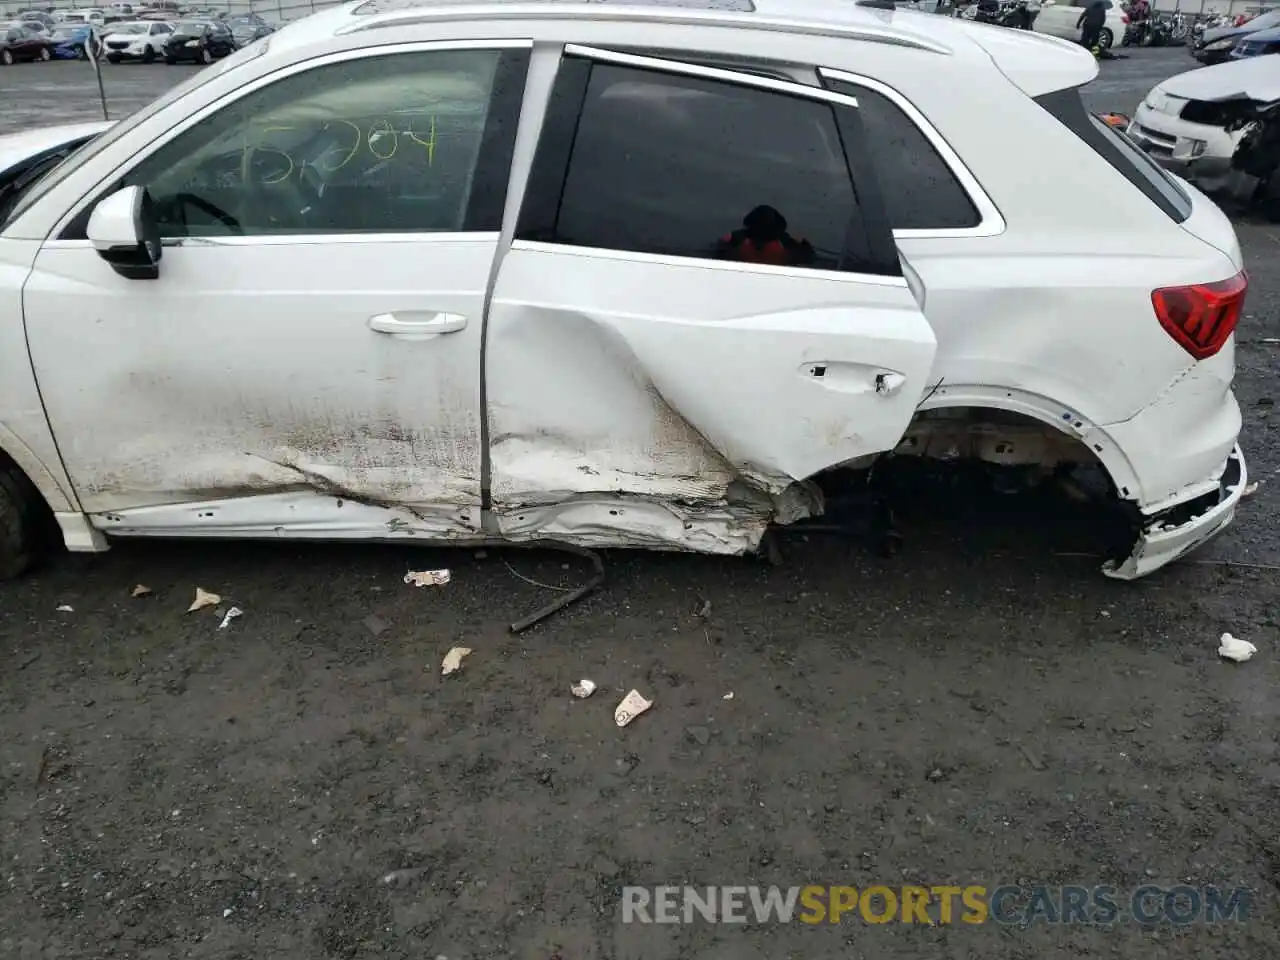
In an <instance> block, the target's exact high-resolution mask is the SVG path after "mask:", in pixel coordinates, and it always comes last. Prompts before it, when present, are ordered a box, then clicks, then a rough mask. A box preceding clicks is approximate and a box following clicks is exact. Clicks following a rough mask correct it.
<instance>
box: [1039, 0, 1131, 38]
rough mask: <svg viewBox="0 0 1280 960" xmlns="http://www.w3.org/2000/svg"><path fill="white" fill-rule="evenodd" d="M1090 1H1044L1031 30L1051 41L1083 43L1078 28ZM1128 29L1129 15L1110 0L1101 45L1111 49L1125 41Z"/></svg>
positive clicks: (1108, 0)
mask: <svg viewBox="0 0 1280 960" xmlns="http://www.w3.org/2000/svg"><path fill="white" fill-rule="evenodd" d="M1089 3H1090V0H1042V3H1041V5H1040V15H1039V16H1038V17H1036V22H1035V24H1034V26H1032V29H1033V30H1034V31H1035V32H1036V33H1047V34H1049V35H1050V36H1052V37H1062V38H1063V39H1064V40H1074V41H1075V42H1076V43H1079V42H1080V27H1078V26H1076V24H1077V23H1078V22H1079V20H1080V15H1081V14H1083V13H1084V8H1085V7H1087V6H1088V5H1089ZM1128 25H1129V15H1128V14H1127V13H1125V12H1124V11H1123V10H1122V9H1120V4H1119V3H1117V2H1115V0H1107V19H1106V23H1105V24H1104V25H1103V27H1102V33H1101V35H1100V36H1099V38H1098V45H1099V46H1100V47H1102V48H1103V49H1104V50H1106V49H1109V48H1110V47H1112V46H1114V45H1115V44H1117V43H1119V42H1120V41H1121V40H1123V39H1124V31H1125V27H1127V26H1128Z"/></svg>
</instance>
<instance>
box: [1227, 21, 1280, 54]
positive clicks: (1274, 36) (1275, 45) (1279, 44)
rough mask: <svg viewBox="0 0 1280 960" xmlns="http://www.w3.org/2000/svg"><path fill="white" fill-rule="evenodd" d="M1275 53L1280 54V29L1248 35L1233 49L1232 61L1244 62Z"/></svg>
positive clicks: (1274, 28)
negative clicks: (1249, 58)
mask: <svg viewBox="0 0 1280 960" xmlns="http://www.w3.org/2000/svg"><path fill="white" fill-rule="evenodd" d="M1275 53H1280V27H1272V28H1271V29H1269V30H1259V31H1257V32H1256V33H1250V34H1246V35H1245V37H1244V38H1243V39H1241V40H1240V41H1238V42H1237V43H1236V45H1235V47H1233V48H1232V50H1231V59H1232V60H1243V59H1245V58H1247V57H1263V56H1267V55H1269V54H1275Z"/></svg>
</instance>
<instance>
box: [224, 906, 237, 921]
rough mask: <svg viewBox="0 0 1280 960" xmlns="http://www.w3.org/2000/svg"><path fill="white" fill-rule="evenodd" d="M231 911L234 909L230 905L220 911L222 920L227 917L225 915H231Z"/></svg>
mask: <svg viewBox="0 0 1280 960" xmlns="http://www.w3.org/2000/svg"><path fill="white" fill-rule="evenodd" d="M233 913H235V911H234V910H232V909H231V908H230V907H227V908H226V909H225V910H223V911H222V919H223V920H225V919H227V917H229V916H231V914H233Z"/></svg>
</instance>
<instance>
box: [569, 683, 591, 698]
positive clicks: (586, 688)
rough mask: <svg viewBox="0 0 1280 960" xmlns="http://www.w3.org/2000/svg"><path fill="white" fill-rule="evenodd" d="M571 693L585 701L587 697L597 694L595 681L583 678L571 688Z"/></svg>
mask: <svg viewBox="0 0 1280 960" xmlns="http://www.w3.org/2000/svg"><path fill="white" fill-rule="evenodd" d="M569 692H570V693H572V694H573V695H574V696H575V697H577V698H578V699H579V700H585V699H587V697H589V696H591V695H592V694H593V693H595V692H596V684H595V681H594V680H588V679H586V678H585V677H583V678H582V679H581V680H579V681H578V682H577V683H575V684H574V685H573V686H572V687H570V688H569Z"/></svg>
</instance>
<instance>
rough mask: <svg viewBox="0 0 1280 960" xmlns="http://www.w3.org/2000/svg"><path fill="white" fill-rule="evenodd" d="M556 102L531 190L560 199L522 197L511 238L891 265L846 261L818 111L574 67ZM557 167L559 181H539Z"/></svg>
mask: <svg viewBox="0 0 1280 960" xmlns="http://www.w3.org/2000/svg"><path fill="white" fill-rule="evenodd" d="M583 71H585V72H586V75H585V90H584V92H583V93H582V94H581V95H579V96H575V95H572V94H571V93H569V91H568V86H569V85H571V84H570V81H568V80H566V78H568V77H571V76H573V74H574V73H575V72H583ZM555 98H556V100H557V101H559V102H566V101H567V102H569V103H570V104H571V105H572V110H571V111H570V112H571V113H572V117H571V118H570V125H571V128H568V129H566V128H564V127H562V128H561V129H555V127H556V125H557V124H558V123H560V122H561V120H562V119H563V118H552V119H551V120H550V122H549V123H548V125H547V126H546V128H545V129H544V133H543V138H542V142H541V143H540V145H539V152H538V158H537V160H536V162H535V167H534V171H533V174H532V179H531V187H530V189H531V191H541V190H545V189H547V188H548V187H549V186H551V185H554V186H556V187H558V186H559V183H562V184H563V191H562V192H561V193H560V195H559V202H558V203H547V202H545V199H546V198H545V197H536V198H535V197H530V198H529V199H527V200H526V204H525V209H524V210H522V215H521V225H520V228H519V230H518V235H519V236H520V237H521V238H522V239H529V240H541V241H548V242H554V243H563V244H571V245H577V246H587V247H599V248H605V249H610V250H625V251H636V252H640V253H650V254H662V255H672V256H681V257H697V258H705V259H725V260H736V261H741V262H745V263H755V264H769V265H774V266H790V267H802V268H810V269H821V270H839V269H848V270H859V271H862V270H866V271H870V272H889V271H892V270H896V269H897V261H896V256H894V258H893V263H892V264H883V263H882V264H878V265H876V264H869V263H868V262H867V261H866V258H862V260H861V262H858V263H851V262H849V260H848V253H849V250H850V244H849V239H850V236H851V228H853V227H855V226H856V225H859V224H860V223H861V210H860V204H859V197H858V195H857V194H856V193H855V190H854V180H853V178H852V177H851V174H850V168H849V164H848V162H847V160H846V155H845V145H844V144H843V143H842V140H841V134H840V129H839V126H838V125H837V122H836V118H835V110H834V109H833V107H832V105H831V104H829V103H827V102H824V101H819V100H813V99H810V98H806V97H801V96H792V95H789V94H786V93H782V92H776V91H774V90H766V89H760V88H757V87H753V86H749V85H740V84H738V83H733V82H726V81H724V80H719V79H710V78H703V77H701V76H686V75H682V74H675V73H666V72H662V71H657V70H648V69H640V68H636V67H631V66H618V65H614V64H609V63H596V64H593V65H590V66H585V65H582V64H581V63H580V62H579V63H576V64H575V63H574V62H573V61H567V62H566V64H565V66H564V67H563V68H562V76H561V79H560V80H558V81H557V92H556V95H555ZM579 103H580V104H581V109H580V111H579V110H578V109H577V104H579ZM557 109H559V108H558V107H557V106H553V110H557ZM570 143H571V144H572V147H571V150H570V149H569V148H568V147H566V146H565V144H570ZM566 151H568V156H567V158H565V157H564V153H565V152H566ZM557 157H559V159H558V160H557V159H556V158H557ZM557 163H560V164H562V165H563V170H564V173H563V176H562V177H560V176H558V175H557V174H555V173H553V172H552V173H548V169H549V167H552V166H555V165H556V164H557ZM557 180H559V183H557V182H556V181H557ZM882 267H883V268H884V269H880V268H882Z"/></svg>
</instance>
